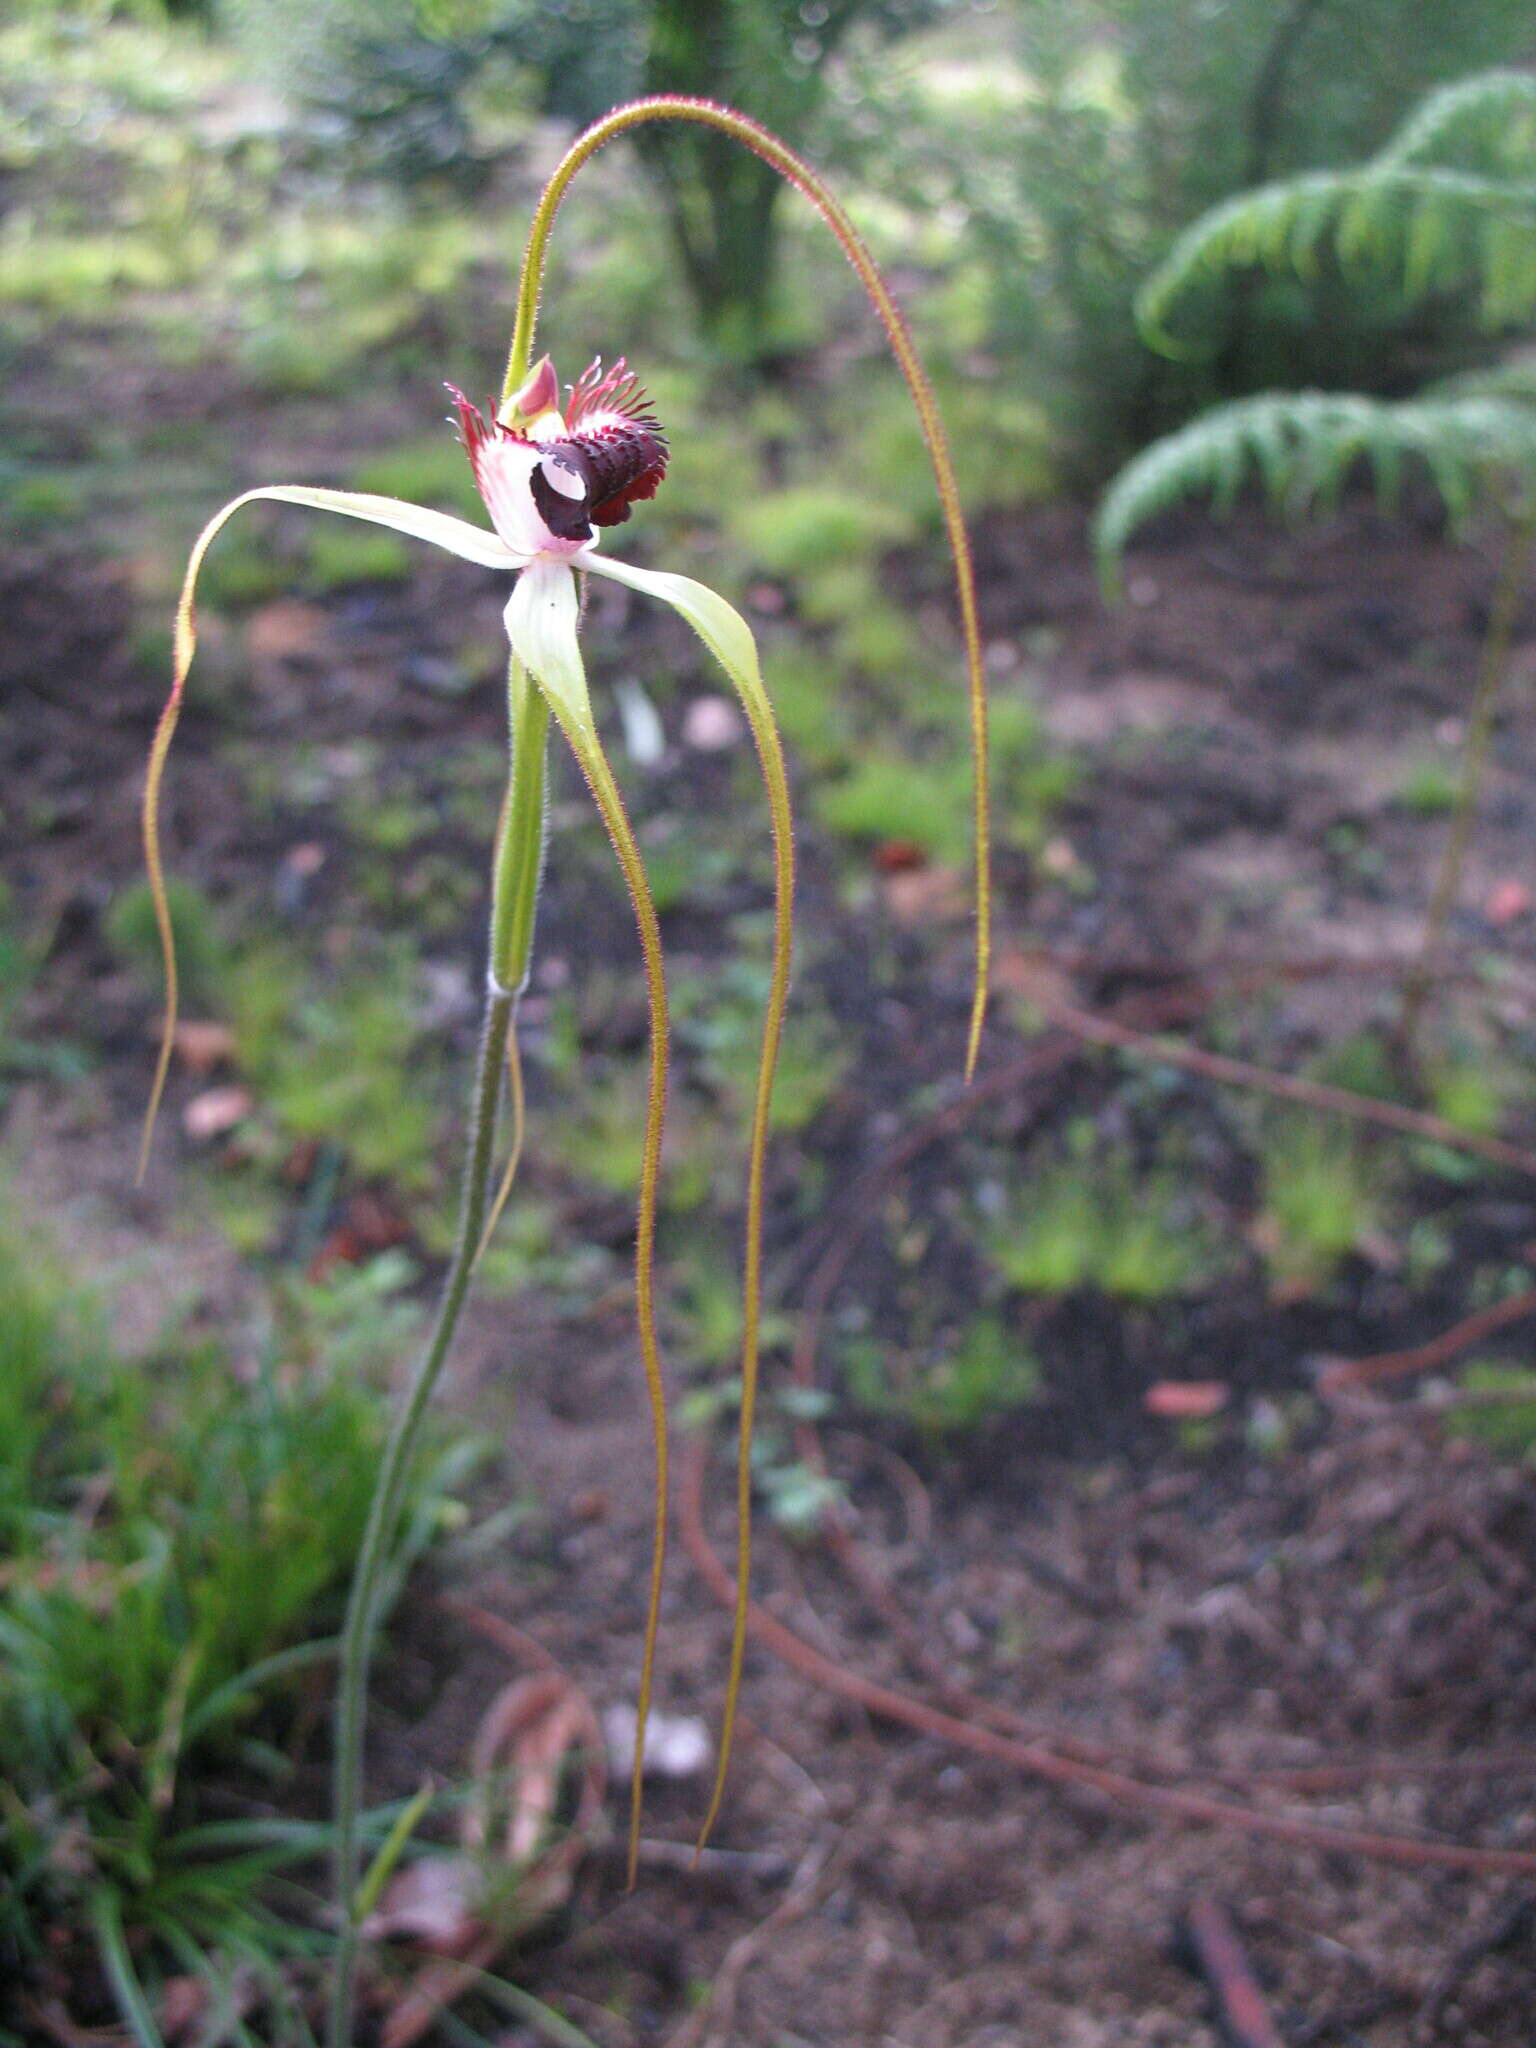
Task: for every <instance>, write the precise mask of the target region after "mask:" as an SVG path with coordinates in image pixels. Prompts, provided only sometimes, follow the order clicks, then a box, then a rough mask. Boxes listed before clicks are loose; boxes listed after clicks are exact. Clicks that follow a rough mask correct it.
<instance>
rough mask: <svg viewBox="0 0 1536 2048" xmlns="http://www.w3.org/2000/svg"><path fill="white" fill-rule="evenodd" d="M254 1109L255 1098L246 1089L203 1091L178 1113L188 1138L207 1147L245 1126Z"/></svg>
mask: <svg viewBox="0 0 1536 2048" xmlns="http://www.w3.org/2000/svg"><path fill="white" fill-rule="evenodd" d="M255 1107H256V1098H255V1096H253V1095H252V1093H251V1091H250V1089H249V1088H233V1087H231V1088H205V1089H204V1090H203V1092H202V1094H201V1095H194V1096H193V1098H192V1100H191V1101H190V1102H189V1103H188V1104H187V1106H186V1108H185V1109H184V1110H183V1111H182V1112H181V1127H182V1129H183V1130H184V1131H185V1132H186V1134H187V1136H188V1137H189V1138H195V1139H197V1140H198V1141H199V1143H204V1144H206V1143H207V1141H208V1140H209V1139H210V1138H222V1137H223V1136H224V1134H225V1133H226V1132H227V1131H232V1130H233V1129H234V1128H235V1125H236V1124H239V1123H244V1121H245V1119H246V1118H247V1117H248V1116H249V1115H250V1113H251V1111H252V1110H253V1109H254V1108H255Z"/></svg>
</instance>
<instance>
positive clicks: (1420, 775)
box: [1392, 761, 1458, 818]
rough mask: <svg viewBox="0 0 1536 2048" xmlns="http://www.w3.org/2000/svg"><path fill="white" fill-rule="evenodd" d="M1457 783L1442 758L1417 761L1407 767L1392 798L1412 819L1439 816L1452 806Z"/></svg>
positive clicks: (1441, 816)
mask: <svg viewBox="0 0 1536 2048" xmlns="http://www.w3.org/2000/svg"><path fill="white" fill-rule="evenodd" d="M1457 793H1458V784H1457V780H1456V777H1455V776H1454V775H1453V774H1452V773H1451V771H1450V769H1449V768H1448V767H1447V766H1446V765H1445V763H1444V762H1443V761H1421V762H1419V763H1418V765H1417V766H1416V767H1414V768H1410V769H1409V771H1408V773H1407V774H1406V775H1405V776H1404V777H1403V779H1402V781H1401V783H1400V784H1399V785H1398V788H1397V793H1396V795H1395V796H1394V797H1393V799H1392V801H1393V803H1394V804H1395V805H1396V807H1397V808H1398V809H1399V810H1400V811H1411V812H1412V813H1413V815H1414V816H1415V817H1416V818H1443V817H1444V816H1445V815H1446V814H1447V813H1448V812H1450V811H1454V810H1455V808H1456V799H1457Z"/></svg>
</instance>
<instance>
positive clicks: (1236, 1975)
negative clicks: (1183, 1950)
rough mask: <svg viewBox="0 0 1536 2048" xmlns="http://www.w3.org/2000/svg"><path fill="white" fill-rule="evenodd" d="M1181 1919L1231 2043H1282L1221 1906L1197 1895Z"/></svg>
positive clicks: (1244, 2047) (1277, 2046)
mask: <svg viewBox="0 0 1536 2048" xmlns="http://www.w3.org/2000/svg"><path fill="white" fill-rule="evenodd" d="M1184 1925H1185V1928H1186V1930H1187V1931H1188V1934H1189V1941H1190V1947H1191V1948H1192V1949H1193V1950H1194V1954H1195V1960H1196V1961H1197V1962H1198V1963H1199V1965H1200V1974H1201V1975H1202V1976H1203V1977H1204V1979H1205V1981H1206V1983H1207V1984H1208V1985H1209V1986H1210V1988H1211V1996H1212V1998H1214V2000H1215V2001H1216V2016H1217V2018H1218V2019H1219V2020H1220V2021H1221V2024H1222V2027H1223V2028H1224V2029H1225V2031H1226V2033H1227V2035H1228V2037H1229V2038H1230V2040H1231V2043H1232V2048H1285V2043H1284V2042H1283V2041H1282V2040H1281V2038H1280V2029H1279V2028H1278V2027H1277V2026H1276V2025H1275V2022H1274V2020H1273V2019H1272V2018H1271V2016H1270V2011H1269V2006H1268V2004H1267V2003H1266V2001H1265V1997H1264V1993H1263V1992H1262V1991H1261V1990H1260V1989H1259V1980H1258V1978H1257V1977H1256V1976H1255V1975H1254V1974H1253V1966H1252V1964H1251V1963H1250V1962H1249V1961H1248V1957H1247V1954H1246V1953H1245V1951H1244V1949H1243V1945H1242V1943H1241V1942H1240V1941H1239V1940H1238V1938H1237V1930H1236V1928H1234V1927H1233V1925H1232V1921H1231V1918H1230V1916H1229V1915H1228V1913H1227V1911H1226V1909H1225V1907H1223V1906H1221V1905H1220V1904H1218V1902H1217V1901H1216V1900H1215V1899H1213V1898H1208V1897H1207V1898H1198V1899H1196V1900H1195V1902H1194V1904H1193V1905H1192V1906H1191V1907H1190V1909H1189V1911H1188V1913H1187V1914H1186V1915H1185V1916H1184Z"/></svg>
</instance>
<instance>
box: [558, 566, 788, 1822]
mask: <svg viewBox="0 0 1536 2048" xmlns="http://www.w3.org/2000/svg"><path fill="white" fill-rule="evenodd" d="M587 567H588V568H590V569H592V570H595V571H597V572H599V573H600V574H602V575H604V576H607V577H609V578H610V579H611V580H612V581H613V582H615V583H622V584H625V585H626V586H627V587H628V588H629V589H631V590H638V591H642V592H644V593H645V595H646V596H648V597H656V598H660V599H661V601H662V603H663V604H669V605H671V606H672V608H673V610H674V611H676V612H677V613H678V614H679V616H680V617H681V618H683V619H685V620H686V621H687V623H688V624H689V625H690V626H691V627H692V628H693V630H694V632H695V633H697V634H698V636H699V638H700V639H701V640H702V641H703V643H704V645H705V646H706V647H707V648H708V649H709V651H710V653H711V654H712V655H713V656H714V658H715V660H716V661H717V662H718V663H719V664H720V666H721V668H722V669H724V671H725V673H726V676H727V677H728V678H729V680H730V682H731V685H732V687H733V688H734V689H735V691H736V694H737V696H738V697H739V698H740V699H741V704H742V708H743V709H744V711H745V712H746V715H747V722H748V724H749V725H750V726H751V729H752V737H753V740H754V741H755V743H756V746H757V753H758V760H759V762H760V764H761V767H762V772H763V787H764V789H765V791H766V793H767V798H768V815H769V819H770V821H771V824H772V831H773V960H772V965H771V967H770V970H769V977H768V1001H767V1005H766V1008H765V1010H764V1014H763V1037H762V1049H761V1052H760V1054H759V1057H758V1069H757V1084H756V1088H755V1090H754V1094H753V1100H752V1132H751V1138H750V1141H749V1146H748V1153H747V1215H746V1250H745V1257H744V1272H743V1279H742V1340H741V1417H740V1425H739V1436H738V1440H737V1452H736V1552H737V1557H736V1605H735V1610H734V1613H733V1616H732V1623H731V1657H730V1670H729V1674H728V1677H727V1680H726V1689H725V1711H724V1714H723V1716H722V1719H721V1727H720V1746H719V1751H718V1755H717V1759H716V1764H715V1780H714V1784H713V1786H712V1787H711V1790H710V1798H709V1806H708V1809H707V1810H706V1812H705V1816H704V1821H703V1825H702V1826H701V1828H700V1830H699V1843H698V1845H699V1848H700V1849H702V1848H703V1847H704V1845H705V1844H706V1843H707V1842H708V1840H709V1837H710V1834H711V1832H712V1830H713V1828H714V1825H715V1821H716V1819H717V1818H718V1816H719V1812H720V1804H721V1801H722V1799H723V1798H724V1796H725V1778H726V1771H727V1769H728V1767H729V1764H730V1757H731V1744H732V1738H733V1736H734V1734H735V1728H736V1708H737V1702H738V1700H739V1698H740V1695H741V1674H742V1666H743V1664H744V1662H745V1658H746V1647H747V1611H748V1606H749V1603H750V1598H751V1569H752V1428H753V1423H754V1420H755V1417H756V1412H757V1380H758V1336H759V1329H760V1325H761V1320H762V1292H763V1183H764V1174H765V1166H766V1159H767V1151H768V1113H769V1105H770V1102H771V1100H772V1096H773V1082H774V1075H775V1073H776V1071H777V1069H778V1061H779V1047H780V1044H781V1042H782V1039H783V1036H784V1010H785V1005H786V1004H787V1002H788V1000H789V975H790V960H791V948H792V945H793V938H794V899H795V846H794V821H793V818H792V816H791V813H790V805H789V779H788V777H787V775H786V773H785V769H784V750H783V747H782V746H781V744H780V741H779V731H778V726H777V723H776V722H775V719H774V716H773V708H772V706H771V704H770V703H769V701H768V693H767V691H766V690H765V689H764V687H763V678H762V670H761V667H760V665H759V662H758V658H757V643H756V641H755V640H754V639H753V637H752V629H751V628H750V627H749V626H748V624H747V622H746V620H745V619H744V618H743V617H742V616H741V614H740V613H739V612H738V611H736V610H735V609H734V607H733V606H731V605H729V604H727V603H726V601H725V599H724V598H723V597H720V596H718V595H717V594H716V592H714V591H713V590H711V589H709V588H708V586H707V585H705V584H703V583H696V582H694V581H693V579H692V578H691V577H688V576H673V575H669V574H667V573H666V572H664V571H661V570H654V569H637V568H635V567H634V566H633V564H631V563H629V562H617V561H613V560H611V559H605V558H602V557H594V558H593V559H592V560H591V561H589V562H588V564H587Z"/></svg>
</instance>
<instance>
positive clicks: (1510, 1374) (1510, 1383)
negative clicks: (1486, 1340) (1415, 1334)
mask: <svg viewBox="0 0 1536 2048" xmlns="http://www.w3.org/2000/svg"><path fill="white" fill-rule="evenodd" d="M1457 1391H1458V1393H1459V1394H1461V1395H1463V1396H1466V1397H1467V1398H1466V1400H1465V1402H1464V1404H1463V1405H1462V1406H1460V1407H1453V1408H1452V1410H1451V1412H1450V1414H1449V1415H1447V1417H1446V1425H1445V1426H1446V1430H1447V1433H1448V1434H1449V1435H1451V1436H1458V1437H1466V1438H1469V1439H1470V1440H1472V1441H1473V1442H1475V1443H1481V1444H1487V1446H1488V1447H1489V1449H1490V1450H1494V1451H1498V1452H1499V1453H1500V1454H1501V1455H1502V1456H1504V1457H1507V1458H1523V1459H1524V1460H1525V1461H1526V1463H1527V1464H1532V1463H1536V1372H1532V1370H1531V1368H1530V1367H1529V1366H1528V1365H1513V1364H1510V1363H1508V1362H1505V1361H1502V1360H1494V1359H1473V1360H1471V1361H1469V1362H1468V1363H1467V1364H1466V1365H1464V1366H1463V1367H1462V1369H1461V1371H1460V1373H1459V1374H1458V1375H1457Z"/></svg>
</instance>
